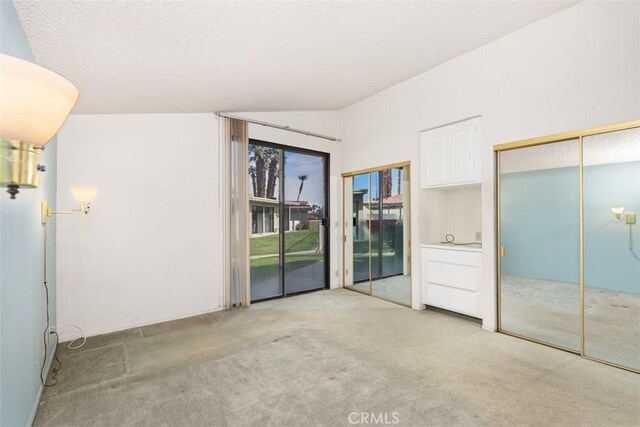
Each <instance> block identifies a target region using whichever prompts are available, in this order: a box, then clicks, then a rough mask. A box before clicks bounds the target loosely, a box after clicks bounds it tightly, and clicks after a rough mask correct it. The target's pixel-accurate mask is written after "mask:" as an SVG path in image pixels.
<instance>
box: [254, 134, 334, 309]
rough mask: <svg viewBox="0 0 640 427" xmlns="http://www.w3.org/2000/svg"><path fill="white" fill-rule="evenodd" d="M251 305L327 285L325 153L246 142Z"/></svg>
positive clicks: (322, 287) (326, 157)
mask: <svg viewBox="0 0 640 427" xmlns="http://www.w3.org/2000/svg"><path fill="white" fill-rule="evenodd" d="M248 156H249V171H248V173H249V207H250V214H251V233H250V245H249V248H250V249H249V251H250V253H249V259H250V284H251V300H252V301H259V300H263V299H268V298H275V297H281V296H285V295H291V294H295V293H299V292H305V291H310V290H314V289H324V288H325V287H327V284H328V281H327V280H328V274H327V270H328V261H327V260H328V257H327V255H328V251H327V245H326V242H328V228H327V227H326V224H327V217H326V212H327V199H328V187H327V175H328V166H329V164H328V162H329V158H328V155H327V154H324V153H318V152H312V151H308V150H298V149H293V148H289V147H284V146H279V145H276V144H271V143H267V142H263V141H256V140H250V141H249V153H248Z"/></svg>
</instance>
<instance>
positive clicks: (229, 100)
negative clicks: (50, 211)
mask: <svg viewBox="0 0 640 427" xmlns="http://www.w3.org/2000/svg"><path fill="white" fill-rule="evenodd" d="M572 3H575V2H573V1H539V0H534V1H333V2H328V1H291V2H285V1H187V0H174V1H160V0H158V1H150V0H131V1H115V0H100V1H77V0H52V1H46V2H44V1H35V0H14V4H15V5H16V9H17V11H18V14H19V16H20V20H21V22H22V25H23V27H24V30H25V33H26V35H27V38H28V40H29V43H30V45H31V48H32V50H33V53H34V55H35V58H36V61H37V62H38V63H39V64H41V65H44V66H46V67H48V68H50V69H52V70H54V71H57V72H59V73H60V74H62V75H64V76H65V77H67V78H68V79H70V80H71V81H72V82H73V83H75V84H76V86H77V87H78V89H79V90H80V100H79V104H78V106H77V108H76V110H75V112H76V113H130V112H213V111H274V110H281V111H285V110H333V109H339V108H342V107H345V106H347V105H350V104H352V103H354V102H356V101H358V100H361V99H363V98H366V97H368V96H370V95H372V94H374V93H376V92H378V91H380V90H382V89H385V88H387V87H389V86H391V85H393V84H395V83H398V82H400V81H402V80H405V79H407V78H409V77H412V76H414V75H417V74H419V73H421V72H423V71H425V70H427V69H429V68H432V67H434V66H436V65H438V64H441V63H443V62H446V61H447V60H449V59H452V58H454V57H456V56H459V55H461V54H463V53H465V52H468V51H470V50H473V49H475V48H477V47H479V46H481V45H483V44H486V43H488V42H490V41H492V40H495V39H497V38H500V37H501V36H504V35H506V34H508V33H510V32H512V31H514V30H516V29H519V28H521V27H523V26H526V25H528V24H530V23H532V22H534V21H536V20H539V19H541V18H543V17H545V16H548V15H550V14H553V13H555V12H558V11H559V10H561V9H563V8H565V7H567V6H570V5H571V4H572Z"/></svg>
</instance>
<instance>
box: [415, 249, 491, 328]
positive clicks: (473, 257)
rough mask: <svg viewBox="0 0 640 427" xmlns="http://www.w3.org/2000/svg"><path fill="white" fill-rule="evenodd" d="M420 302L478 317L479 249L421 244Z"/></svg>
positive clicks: (479, 312)
mask: <svg viewBox="0 0 640 427" xmlns="http://www.w3.org/2000/svg"><path fill="white" fill-rule="evenodd" d="M420 252H421V254H420V256H421V263H422V265H421V267H422V303H424V304H427V305H430V306H434V307H438V308H443V309H446V310H451V311H455V312H457V313H461V314H465V315H467V316H473V317H477V318H480V317H481V306H480V280H481V259H482V248H480V247H474V246H454V245H450V244H423V245H421V249H420Z"/></svg>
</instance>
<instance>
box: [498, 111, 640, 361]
mask: <svg viewBox="0 0 640 427" xmlns="http://www.w3.org/2000/svg"><path fill="white" fill-rule="evenodd" d="M495 149H496V151H497V156H498V215H499V218H498V225H499V227H498V239H499V245H498V249H499V253H498V259H499V276H498V290H499V301H498V302H499V311H498V314H499V318H498V319H499V330H500V331H501V332H504V333H507V334H511V335H515V336H518V337H521V338H525V339H529V340H532V341H537V342H540V343H544V344H547V345H551V346H554V347H558V348H562V349H565V350H568V351H572V352H575V353H578V354H581V355H582V356H584V357H587V358H591V359H595V360H598V361H601V362H604V363H608V364H611V365H615V366H618V367H622V368H625V369H629V370H635V371H640V230H638V223H637V214H638V213H639V212H640V122H631V123H625V124H621V125H616V126H608V127H603V128H598V129H590V130H586V131H583V132H572V133H569V134H563V135H557V136H552V137H545V138H539V139H537V140H536V139H534V140H529V141H523V142H520V143H518V142H517V143H511V144H504V145H502V146H497V147H496V148H495Z"/></svg>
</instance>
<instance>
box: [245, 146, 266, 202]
mask: <svg viewBox="0 0 640 427" xmlns="http://www.w3.org/2000/svg"><path fill="white" fill-rule="evenodd" d="M249 150H250V151H252V152H253V155H252V156H249V161H253V162H254V163H255V168H256V172H255V174H256V189H255V191H254V193H253V195H254V197H264V195H265V184H266V178H267V169H266V165H265V155H266V150H267V148H266V147H264V146H262V145H253V144H251V145H250V146H249Z"/></svg>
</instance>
